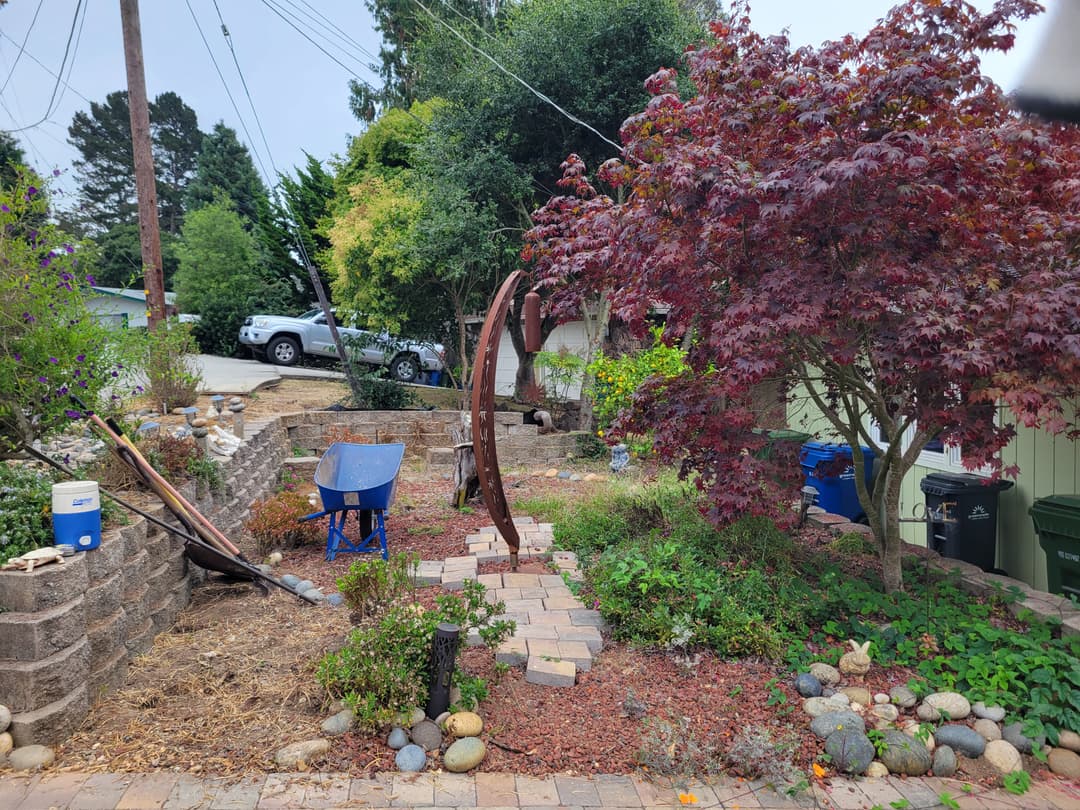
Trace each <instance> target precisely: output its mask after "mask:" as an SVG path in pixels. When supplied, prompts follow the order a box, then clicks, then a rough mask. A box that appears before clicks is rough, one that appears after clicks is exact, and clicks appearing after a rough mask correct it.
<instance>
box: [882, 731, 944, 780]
mask: <svg viewBox="0 0 1080 810" xmlns="http://www.w3.org/2000/svg"><path fill="white" fill-rule="evenodd" d="M884 735H885V737H884V743H885V746H884V750H882V752H881V754H880V759H881V761H882V762H884V763H885V767H886V768H888V769H889V773H895V774H901V775H904V776H922V775H923V774H925V773H926V772H927V771H928V770H930V765H931V764H932V760H931V757H930V751H929V750H928V749H927V747H926V746H925V745H923V744H922V742H920V741H919V740H917V739H915V738H914V737H909V736H908V735H907V734H905V733H904V732H902V731H897V730H893V731H886V732H884Z"/></svg>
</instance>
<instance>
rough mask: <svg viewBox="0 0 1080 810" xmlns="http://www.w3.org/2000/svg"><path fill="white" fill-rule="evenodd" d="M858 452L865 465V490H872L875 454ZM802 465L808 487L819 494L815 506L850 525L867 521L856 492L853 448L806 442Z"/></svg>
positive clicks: (865, 451)
mask: <svg viewBox="0 0 1080 810" xmlns="http://www.w3.org/2000/svg"><path fill="white" fill-rule="evenodd" d="M859 450H861V451H862V454H863V459H864V460H865V462H866V486H867V488H868V489H869V488H870V487H871V486H872V484H873V480H874V451H873V450H871V449H870V448H869V447H860V448H859ZM845 461H846V463H845ZM799 463H800V464H801V466H802V470H803V475H804V477H805V478H806V486H808V487H813V488H814V489H816V490H817V493H818V495H817V498H815V500H814V505H815V506H820V507H821V508H822V509H824V510H825V511H826V512H831V513H832V514H834V515H843V516H844V517H846V518H847V519H848V520H851V521H859V520H861V519H864V518H865V517H866V514H865V513H864V512H863V508H862V504H860V503H859V493H858V491H857V490H856V489H855V464H854V459H853V458H852V453H851V446H850V445H847V444H832V443H828V442H807V443H806V444H804V445H803V446H802V452H801V453H800V454H799Z"/></svg>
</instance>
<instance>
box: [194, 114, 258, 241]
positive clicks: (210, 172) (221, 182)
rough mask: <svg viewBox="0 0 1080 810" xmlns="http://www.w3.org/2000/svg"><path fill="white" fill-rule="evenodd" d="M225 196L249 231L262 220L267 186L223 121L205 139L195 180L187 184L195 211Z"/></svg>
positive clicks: (231, 130)
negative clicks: (261, 205) (262, 206)
mask: <svg viewBox="0 0 1080 810" xmlns="http://www.w3.org/2000/svg"><path fill="white" fill-rule="evenodd" d="M221 193H224V194H225V196H227V197H228V198H229V199H230V200H232V202H233V205H235V206H236V213H237V214H239V215H240V217H241V218H242V219H243V220H245V221H246V222H247V223H248V225H247V228H248V230H251V228H253V227H254V225H255V223H257V222H258V221H259V202H260V200H265V199H266V198H267V194H266V186H265V185H263V182H262V180H261V179H260V178H259V173H258V172H257V171H256V170H255V164H254V163H253V162H252V160H251V153H250V152H249V151H248V148H247V147H246V146H244V144H242V143H240V139H239V138H237V136H236V130H234V129H232V128H231V127H227V126H225V124H224V122H222V121H218V122H217V123H216V124H214V129H213V131H212V132H210V133H209V134H207V135H206V136H205V137H203V141H202V150H201V151H200V153H199V157H198V161H197V169H196V172H195V177H194V179H193V180H192V181H191V182H190V183H189V184H188V188H187V198H188V206H189V208H190V209H192V210H194V209H196V208H202V207H203V206H205V205H209V204H210V203H212V202H213V201H214V200H215V199H217V198H218V197H219V195H220V194H221Z"/></svg>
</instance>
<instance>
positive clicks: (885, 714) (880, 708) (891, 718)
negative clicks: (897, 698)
mask: <svg viewBox="0 0 1080 810" xmlns="http://www.w3.org/2000/svg"><path fill="white" fill-rule="evenodd" d="M870 714H872V715H874V717H879V718H881V719H882V720H886V721H888V722H890V723H892V722H895V721H896V719H897V718H898V717H899V716H900V710H899V709H898V708H896V707H895V706H891V705H889V704H888V703H879V704H877V705H876V706H874V707H873V708H872V709H870Z"/></svg>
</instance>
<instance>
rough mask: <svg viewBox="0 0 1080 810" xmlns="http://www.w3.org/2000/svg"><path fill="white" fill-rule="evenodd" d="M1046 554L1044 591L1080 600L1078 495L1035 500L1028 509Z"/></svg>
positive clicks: (1079, 516)
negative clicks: (1079, 598)
mask: <svg viewBox="0 0 1080 810" xmlns="http://www.w3.org/2000/svg"><path fill="white" fill-rule="evenodd" d="M1028 514H1029V515H1031V520H1032V522H1033V523H1034V524H1035V531H1036V532H1038V534H1039V545H1041V546H1042V547H1043V551H1045V552H1046V589H1047V591H1049V592H1050V593H1059V594H1061V595H1062V596H1076V597H1080V495H1050V496H1047V497H1046V498H1038V499H1037V500H1036V501H1035V503H1033V504H1032V505H1031V508H1030V509H1028Z"/></svg>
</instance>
